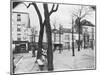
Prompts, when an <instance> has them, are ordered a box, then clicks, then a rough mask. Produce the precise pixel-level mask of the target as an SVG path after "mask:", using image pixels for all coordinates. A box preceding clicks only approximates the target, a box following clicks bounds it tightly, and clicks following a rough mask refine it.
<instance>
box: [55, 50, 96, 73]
mask: <svg viewBox="0 0 100 75" xmlns="http://www.w3.org/2000/svg"><path fill="white" fill-rule="evenodd" d="M80 69H95V52H94V51H93V50H91V49H86V50H84V49H82V50H81V51H80V52H78V51H77V49H76V50H75V56H72V52H71V51H68V50H63V52H62V53H61V54H59V53H58V52H57V51H56V52H55V54H54V71H63V70H80Z"/></svg>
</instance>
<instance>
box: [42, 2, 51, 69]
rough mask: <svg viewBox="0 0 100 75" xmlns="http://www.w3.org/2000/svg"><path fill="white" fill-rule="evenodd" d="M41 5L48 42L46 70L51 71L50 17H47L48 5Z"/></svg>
mask: <svg viewBox="0 0 100 75" xmlns="http://www.w3.org/2000/svg"><path fill="white" fill-rule="evenodd" d="M43 7H44V16H45V27H46V33H47V42H48V48H47V61H48V64H47V66H48V71H52V70H53V51H52V35H51V26H50V17H49V11H48V5H47V4H43Z"/></svg>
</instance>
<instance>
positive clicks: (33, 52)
mask: <svg viewBox="0 0 100 75" xmlns="http://www.w3.org/2000/svg"><path fill="white" fill-rule="evenodd" d="M32 57H35V47H34V46H32Z"/></svg>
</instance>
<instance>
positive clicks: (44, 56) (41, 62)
mask: <svg viewBox="0 0 100 75" xmlns="http://www.w3.org/2000/svg"><path fill="white" fill-rule="evenodd" d="M46 62H47V51H46V50H44V49H42V55H41V57H40V58H39V59H37V60H36V63H37V64H38V66H39V69H40V71H43V70H44V67H45V65H46Z"/></svg>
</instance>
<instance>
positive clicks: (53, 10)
mask: <svg viewBox="0 0 100 75" xmlns="http://www.w3.org/2000/svg"><path fill="white" fill-rule="evenodd" d="M54 7H55V4H53V6H52V9H51V11H50V13H49V16H50V15H51V14H52V13H53V12H56V11H57V10H58V7H59V5H58V4H57V6H56V8H55V9H54Z"/></svg>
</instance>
